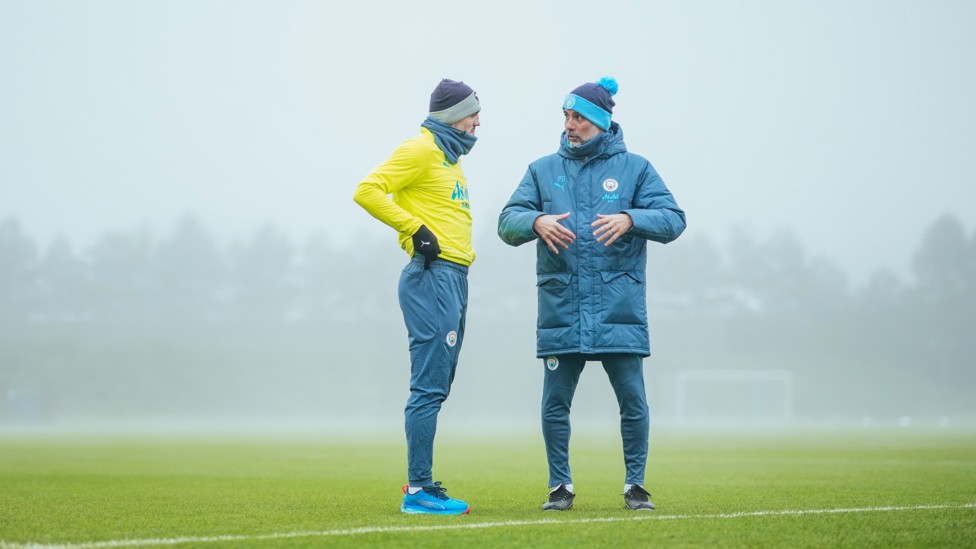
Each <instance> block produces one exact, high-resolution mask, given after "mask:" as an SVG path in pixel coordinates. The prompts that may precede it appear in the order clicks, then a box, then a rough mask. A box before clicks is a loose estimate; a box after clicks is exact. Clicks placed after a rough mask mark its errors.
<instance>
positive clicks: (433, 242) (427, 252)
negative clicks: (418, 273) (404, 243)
mask: <svg viewBox="0 0 976 549" xmlns="http://www.w3.org/2000/svg"><path fill="white" fill-rule="evenodd" d="M413 251H414V253H418V254H421V255H423V256H424V268H425V269H426V268H427V267H430V262H431V261H433V260H435V259H437V254H439V253H441V246H440V244H438V243H437V237H436V236H434V233H432V232H430V229H428V228H427V225H421V226H420V228H419V229H417V232H415V233H413Z"/></svg>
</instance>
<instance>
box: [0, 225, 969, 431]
mask: <svg viewBox="0 0 976 549" xmlns="http://www.w3.org/2000/svg"><path fill="white" fill-rule="evenodd" d="M476 237H480V249H479V254H480V261H479V262H477V263H476V265H477V266H478V268H477V269H473V270H472V275H471V303H470V304H469V330H470V336H469V337H468V338H467V339H466V342H465V351H464V354H463V356H464V359H467V361H468V362H470V363H473V364H476V365H478V366H472V367H471V369H470V370H471V371H470V374H469V375H470V376H471V377H472V378H474V379H475V380H478V381H479V382H480V383H482V384H485V385H487V386H491V384H492V383H498V381H497V380H496V376H495V373H497V371H495V370H493V369H492V368H493V367H491V366H488V364H489V363H493V362H498V361H501V362H507V361H518V362H523V363H524V362H527V361H528V362H531V361H532V360H534V358H533V357H534V347H533V345H534V339H533V337H534V336H533V334H532V330H533V329H534V321H535V294H534V276H533V273H534V252H533V250H532V249H531V248H532V246H523V247H522V248H519V249H517V250H515V251H512V250H511V249H507V248H505V247H504V246H503V245H502V244H500V243H498V242H497V238H495V237H494V235H493V234H490V233H486V234H481V235H476ZM405 261H406V256H405V255H404V254H403V253H402V252H401V251H399V250H398V248H396V246H395V243H393V242H392V238H389V239H385V240H383V241H375V242H362V243H360V245H359V246H357V247H355V248H352V249H349V248H342V247H339V246H337V245H335V244H333V243H332V242H331V241H329V240H328V239H326V238H321V237H315V236H313V237H310V238H308V239H307V240H306V241H304V242H300V243H299V242H294V241H292V240H291V239H289V238H288V237H286V236H285V235H284V234H283V233H281V232H280V231H278V230H276V229H275V228H274V227H273V226H266V227H264V228H261V229H259V230H257V231H256V232H254V233H253V234H252V235H250V236H249V237H248V238H247V239H246V240H245V241H243V242H239V243H234V244H228V245H221V244H219V243H218V242H217V241H216V239H215V238H214V237H213V235H211V234H210V233H209V232H208V231H207V230H206V228H205V227H204V225H203V224H202V223H201V222H200V221H199V220H197V219H195V218H194V217H192V216H186V217H184V218H183V219H182V220H181V221H180V222H179V223H178V225H177V226H176V228H175V230H174V231H173V232H172V233H171V234H168V235H165V236H163V237H162V238H156V237H154V235H152V234H150V233H147V232H140V231H133V232H116V233H110V234H106V235H104V236H103V237H101V238H100V239H99V240H98V241H97V242H96V243H95V244H94V245H92V246H91V247H89V248H88V249H86V250H83V251H79V250H76V249H75V248H73V246H72V244H71V243H70V241H69V240H68V239H66V238H58V239H56V240H54V241H53V242H51V243H49V244H48V245H46V246H43V247H42V246H40V245H38V243H37V242H36V241H35V240H34V239H33V238H31V236H30V235H28V234H25V232H24V231H23V230H22V229H21V227H20V225H19V223H18V222H17V220H16V219H6V220H3V221H0V331H2V335H0V390H6V391H7V392H8V401H10V402H8V406H7V411H6V412H5V414H6V416H7V417H8V418H16V417H20V416H25V417H26V416H31V417H33V416H43V417H49V418H58V417H63V416H66V415H71V414H79V413H80V414H88V415H91V416H100V415H101V416H105V415H112V414H119V413H131V414H146V415H151V414H157V413H158V414H163V413H165V414H172V413H176V412H178V413H187V414H190V413H201V414H205V413H227V414H240V413H247V412H248V411H253V412H254V413H255V414H261V413H269V412H268V411H269V410H270V411H271V412H280V413H286V414H294V415H300V414H304V413H316V412H323V413H331V412H329V410H333V409H338V408H342V406H338V404H339V403H347V402H348V401H349V400H350V399H359V400H362V401H366V402H373V401H381V400H382V401H385V400H393V401H396V402H399V400H400V396H401V395H400V391H402V387H401V386H400V385H401V384H400V383H399V382H400V381H402V380H403V376H405V374H403V373H402V372H400V371H399V370H396V372H397V374H396V375H397V376H399V377H397V380H398V382H397V383H391V382H389V377H390V375H389V372H390V370H389V369H388V364H389V362H391V361H392V362H398V363H403V362H404V361H405V360H406V357H405V345H406V343H405V334H404V333H402V332H403V328H402V323H401V321H400V318H399V311H398V309H397V307H396V304H395V300H396V293H395V286H396V278H397V276H398V273H399V269H400V267H401V266H402V264H403V263H404V262H405ZM648 277H649V285H648V307H649V312H650V317H651V319H650V323H651V332H652V336H651V337H652V350H653V351H654V353H655V354H654V356H653V357H652V361H653V363H654V364H656V365H657V372H658V374H659V377H658V379H659V380H667V379H668V376H669V375H671V374H674V373H675V372H677V371H679V370H682V369H696V368H697V369H723V368H727V369H764V368H765V369H773V368H775V369H785V370H789V371H791V372H793V373H794V375H795V376H796V379H797V381H796V384H797V398H796V408H797V414H798V415H799V416H810V417H819V418H823V417H831V416H834V415H836V416H845V417H847V416H872V415H879V414H889V415H890V414H911V415H925V414H929V415H947V416H953V417H957V416H972V415H973V413H974V412H976V406H974V405H973V404H970V402H969V400H970V399H969V396H968V393H970V392H971V389H972V388H974V387H976V375H974V373H973V365H974V364H976V360H974V359H976V344H974V340H976V338H973V337H972V326H974V325H976V233H973V234H967V232H966V230H965V228H964V226H963V224H962V223H961V222H960V221H959V220H958V219H957V218H955V217H953V216H950V215H946V216H943V217H940V218H938V219H936V220H934V221H933V222H932V223H931V224H930V225H929V226H928V227H927V228H925V230H924V233H923V237H922V239H921V244H920V245H919V247H918V249H916V250H915V251H914V254H913V260H912V264H911V272H910V276H908V277H907V278H903V277H899V276H898V275H896V274H895V273H893V272H891V271H889V270H879V271H878V272H876V273H874V275H873V276H871V277H870V279H869V280H868V281H867V282H866V283H865V284H863V285H860V286H859V287H852V286H851V284H850V283H849V282H848V277H847V275H846V273H845V272H844V271H843V270H842V269H841V268H840V267H838V266H837V265H834V264H832V263H830V262H829V261H826V260H824V259H822V258H816V257H812V256H811V255H810V254H809V253H807V251H806V250H805V248H804V246H803V244H802V243H801V242H800V240H799V239H798V238H796V237H795V236H794V235H792V234H791V233H789V232H780V233H776V234H773V235H772V236H770V237H769V238H767V239H756V238H754V237H751V236H750V235H749V234H746V233H745V232H742V231H739V232H735V231H734V232H733V233H732V234H731V235H730V236H729V238H728V241H727V242H717V241H715V240H712V239H710V238H708V237H707V236H704V235H694V236H691V237H688V236H686V237H685V238H683V239H680V240H679V241H677V242H675V243H674V244H671V245H669V246H665V247H659V246H658V247H654V246H652V247H651V248H649V268H648ZM500 342H505V343H504V344H503V345H502V344H500ZM506 367H508V366H506ZM511 368H512V370H511V371H512V372H522V371H523V370H522V369H516V368H523V367H522V366H518V367H514V366H512V367H511ZM515 375H521V374H515ZM525 385H526V387H524V388H522V389H519V390H524V391H526V398H527V401H528V402H532V400H533V397H532V396H531V395H534V392H533V391H534V386H533V384H532V383H529V382H527V383H526V384H525ZM669 387H670V386H669V385H668V383H667V382H666V381H663V382H661V383H659V384H658V385H657V386H655V387H653V388H651V389H652V397H653V396H654V395H655V392H657V393H658V395H657V401H658V402H659V403H663V405H664V407H665V408H666V407H667V405H668V403H669V402H670V399H672V398H673V395H672V394H671V392H670V391H669ZM164 388H167V390H169V391H170V393H169V395H170V396H166V393H165V391H163V389H164ZM264 389H267V390H269V391H270V392H271V393H272V394H273V395H274V397H273V398H271V399H270V400H268V399H267V398H266V400H267V402H265V403H264V404H262V405H260V406H258V405H256V404H255V402H256V400H257V397H256V394H258V393H260V392H261V390H264ZM215 394H219V395H220V396H221V398H214V395H215ZM17 395H30V397H29V398H27V397H24V399H26V400H24V399H21V398H20V397H18V396H17ZM22 400H24V402H27V401H29V402H27V404H24V402H21V401H22ZM15 401H16V402H15ZM330 403H331V404H330ZM332 404H336V406H335V408H332V407H330V406H331V405H332ZM3 414H4V412H3V409H2V408H0V419H2V418H3V417H4V415H3ZM472 414H474V412H473V411H472Z"/></svg>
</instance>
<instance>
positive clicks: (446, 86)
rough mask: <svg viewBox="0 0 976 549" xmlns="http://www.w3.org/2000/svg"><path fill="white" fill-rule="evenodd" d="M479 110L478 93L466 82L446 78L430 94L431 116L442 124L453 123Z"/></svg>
mask: <svg viewBox="0 0 976 549" xmlns="http://www.w3.org/2000/svg"><path fill="white" fill-rule="evenodd" d="M479 111H481V102H480V101H479V100H478V94H476V93H475V92H474V90H473V89H471V86H468V85H467V84H465V83H464V82H459V81H454V80H451V79H449V78H444V79H442V80H441V81H440V83H438V84H437V87H436V88H434V91H433V92H432V93H431V94H430V114H429V116H430V117H431V118H433V119H434V120H437V121H438V122H440V123H442V124H448V125H450V124H453V123H455V122H457V121H458V120H462V119H464V118H466V117H468V116H471V115H472V114H474V113H476V112H479Z"/></svg>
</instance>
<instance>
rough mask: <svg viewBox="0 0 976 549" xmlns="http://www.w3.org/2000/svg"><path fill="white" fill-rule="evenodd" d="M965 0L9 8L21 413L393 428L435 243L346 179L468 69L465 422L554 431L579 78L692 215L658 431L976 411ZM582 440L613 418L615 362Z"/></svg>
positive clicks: (19, 424)
mask: <svg viewBox="0 0 976 549" xmlns="http://www.w3.org/2000/svg"><path fill="white" fill-rule="evenodd" d="M974 23H976V7H974V6H973V5H972V4H970V3H965V2H937V3H922V2H880V1H878V2H875V1H865V2H857V3H848V2H773V1H757V2H747V3H744V4H743V3H725V2H606V3H602V4H599V5H596V4H593V3H585V2H578V1H574V0H570V1H564V2H519V3H516V2H497V3H492V4H491V5H490V6H488V5H484V6H482V5H466V4H458V3H450V2H429V1H426V2H408V3H394V2H360V3H357V4H355V5H351V4H350V5H347V6H343V7H342V8H341V9H340V8H337V7H336V6H335V5H334V4H331V3H320V2H288V3H271V2H233V3H232V2H156V3H152V2H139V3H132V2H123V1H119V2H107V1H93V2H84V3H76V2H54V1H43V2H28V1H7V2H4V3H2V4H0V82H2V85H0V429H34V428H60V427H64V428H86V427H87V428H92V427H95V428H132V429H136V430H139V429H148V428H154V427H155V428H159V427H166V428H174V429H190V428H200V427H213V426H222V427H224V428H234V429H259V428H261V429H265V428H268V429H278V428H285V426H293V427H294V426H311V427H312V428H327V429H335V430H341V429H346V430H349V429H361V428H366V427H370V428H390V429H395V428H399V426H400V425H401V424H402V410H403V406H404V403H405V401H406V398H407V380H408V377H409V360H408V354H407V339H406V331H405V328H404V327H403V322H402V317H401V315H400V311H399V307H398V305H397V298H396V283H397V279H398V276H399V271H400V269H401V268H402V266H403V264H404V263H405V262H406V260H407V257H406V255H405V254H404V253H403V252H402V251H401V250H400V249H399V248H398V246H397V244H396V235H395V234H394V232H393V231H392V230H391V229H389V228H388V227H386V226H384V225H382V224H381V223H379V222H378V221H376V220H375V219H373V218H371V217H369V216H368V215H367V214H366V213H365V212H363V211H362V210H361V209H360V208H359V207H358V206H356V204H354V203H353V202H352V199H351V196H352V192H353V190H354V189H355V186H356V184H357V183H358V182H359V180H360V179H362V177H363V176H364V175H365V174H366V173H368V172H369V170H370V169H372V167H373V166H375V165H376V164H377V163H379V162H380V161H382V160H383V159H384V158H385V157H386V156H387V155H388V154H389V153H390V152H392V150H393V149H394V148H395V147H396V146H397V145H398V144H399V143H400V142H401V141H403V140H404V139H406V138H408V137H410V136H412V135H413V134H415V133H416V132H417V131H418V126H419V123H420V122H421V121H422V120H423V118H424V116H425V115H426V112H427V109H426V107H427V101H428V98H429V94H430V91H431V90H432V89H433V86H434V85H435V84H436V83H437V81H438V80H439V79H440V78H442V77H448V78H453V79H460V80H464V81H465V82H466V83H468V84H470V85H471V86H472V87H473V88H474V89H475V90H477V92H478V94H479V97H480V98H481V101H482V106H483V110H482V113H481V121H482V126H481V127H480V128H479V131H478V135H479V139H478V142H477V145H476V146H475V148H474V150H473V151H472V153H471V154H470V155H468V156H466V157H465V158H464V159H463V161H462V163H463V166H464V170H465V174H466V176H467V179H468V184H469V191H470V193H471V202H472V212H473V215H474V221H475V228H474V230H475V235H474V242H475V248H476V252H477V254H478V256H477V259H476V261H475V263H474V264H473V265H472V269H471V274H470V292H471V294H470V302H469V307H468V319H467V329H466V336H465V340H464V348H463V350H462V353H461V364H460V366H459V371H458V374H457V378H456V380H455V384H454V388H453V390H452V394H451V396H450V398H449V399H448V401H447V403H446V404H445V407H444V410H445V412H444V414H442V415H441V418H442V423H444V424H445V425H447V426H460V427H462V428H463V426H465V425H472V424H477V425H481V426H483V427H485V428H488V427H492V428H497V429H500V430H514V429H535V428H537V427H536V425H537V423H538V410H539V397H540V394H541V382H542V373H543V365H542V362H541V361H540V360H539V359H536V358H535V316H536V303H535V287H534V284H535V276H534V244H528V245H525V246H521V247H519V248H512V247H508V246H506V245H504V244H503V243H501V242H500V241H499V239H498V238H497V236H496V235H495V223H496V219H497V215H498V212H499V211H500V210H501V208H502V206H503V205H504V203H505V201H506V200H507V198H508V196H509V195H510V194H511V192H512V191H513V190H514V188H515V186H516V185H517V183H518V182H519V180H520V179H521V176H522V174H523V172H524V171H525V167H526V165H527V164H528V163H529V162H531V161H532V160H534V159H536V158H538V157H540V156H542V155H545V154H548V153H551V152H553V151H554V150H555V149H556V147H557V145H558V138H559V133H560V132H561V130H562V113H561V111H560V105H561V100H562V98H563V96H564V95H565V94H566V93H567V92H568V91H569V90H571V89H572V88H574V87H576V86H577V85H579V84H581V83H583V82H586V81H595V80H596V79H598V78H599V77H601V76H603V75H610V76H613V77H615V78H616V79H617V80H618V82H619V84H620V91H619V93H618V94H617V96H616V97H615V99H616V101H617V107H616V108H615V109H614V117H613V118H614V120H615V121H617V122H619V123H620V124H621V126H622V127H623V129H624V132H625V140H626V143H627V146H628V149H629V150H631V151H633V152H636V153H638V154H641V155H643V156H645V157H647V158H648V159H649V160H650V161H651V162H652V163H653V164H654V165H655V167H656V168H657V170H658V171H659V172H660V173H661V175H662V177H663V179H664V181H665V182H666V183H667V184H668V186H669V188H670V189H671V191H672V192H673V193H674V195H675V198H676V199H677V201H678V203H679V205H681V206H682V207H683V208H684V209H685V210H686V212H687V215H688V230H687V231H686V232H685V234H684V235H682V237H681V238H679V239H678V240H677V241H675V242H673V243H671V244H668V245H666V246H662V245H658V244H654V243H649V246H648V256H649V260H648V311H649V323H650V331H651V349H652V353H653V354H652V356H651V357H650V358H648V359H647V360H646V361H645V365H646V372H647V383H648V393H649V397H650V404H651V408H652V424H656V425H675V426H695V425H712V426H714V425H719V426H728V425H736V426H743V425H748V426H784V425H785V426H795V425H806V424H820V423H830V424H847V425H855V426H861V427H869V426H886V425H891V426H900V427H908V426H926V425H933V426H950V425H958V424H965V423H968V422H972V420H973V419H974V418H976V404H973V398H972V395H973V394H974V389H976V368H973V366H974V365H976V342H974V340H976V338H973V337H972V331H973V328H972V327H973V326H976V191H974V183H976V182H974V181H973V175H972V170H971V168H970V166H969V162H970V158H971V157H972V153H973V151H974V150H976V137H974V134H973V132H972V128H973V127H974V125H976V106H974V104H973V102H972V97H976V77H974V75H973V73H972V71H971V70H965V67H968V66H970V65H971V64H972V62H971V56H972V52H973V51H976V38H974V36H973V35H972V33H971V32H970V29H971V28H972V27H973V24H974ZM593 366H594V367H589V368H587V369H586V371H584V373H583V377H582V380H581V383H580V389H579V390H578V393H577V399H576V401H575V403H574V412H573V418H574V421H578V422H579V424H580V425H588V424H592V425H596V426H602V427H600V428H607V429H615V428H616V427H615V421H616V420H615V417H616V403H615V400H614V398H613V395H612V392H611V389H610V387H609V384H608V382H607V381H606V376H605V374H604V373H603V371H602V369H601V368H600V367H599V366H597V365H596V364H593Z"/></svg>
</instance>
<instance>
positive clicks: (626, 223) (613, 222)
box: [590, 213, 634, 246]
mask: <svg viewBox="0 0 976 549" xmlns="http://www.w3.org/2000/svg"><path fill="white" fill-rule="evenodd" d="M596 216H597V218H598V219H597V220H596V221H594V222H593V223H591V224H590V226H591V227H596V228H597V229H596V230H595V231H593V236H595V237H596V241H597V242H603V241H604V240H606V241H607V242H606V244H604V246H609V245H611V244H613V243H614V242H616V240H617V239H618V238H620V237H621V236H623V235H624V233H626V232H627V231H629V230H630V228H631V227H633V226H634V220H633V219H631V218H630V216H629V215H627V214H625V213H618V214H612V215H603V214H596Z"/></svg>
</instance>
